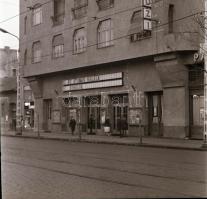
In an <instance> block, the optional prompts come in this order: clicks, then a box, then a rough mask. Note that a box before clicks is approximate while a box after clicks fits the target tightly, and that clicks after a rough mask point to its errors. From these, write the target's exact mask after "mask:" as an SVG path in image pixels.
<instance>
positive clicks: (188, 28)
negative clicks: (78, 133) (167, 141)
mask: <svg viewBox="0 0 207 199" xmlns="http://www.w3.org/2000/svg"><path fill="white" fill-rule="evenodd" d="M202 10H203V0H197V1H194V0H182V1H180V0H153V1H150V0H130V1H126V0H67V1H66V0H59V1H58V0H51V1H47V0H31V1H25V0H21V1H20V13H22V14H21V17H20V57H21V60H20V63H21V65H22V66H23V69H24V70H23V71H24V77H25V78H26V79H27V80H28V81H29V83H30V86H31V88H32V91H33V93H34V97H35V112H36V114H35V115H36V116H35V117H36V119H35V125H36V128H37V126H38V128H40V130H44V131H57V132H61V131H68V122H69V120H70V118H71V117H75V119H76V120H77V121H78V122H80V123H81V126H82V128H81V130H82V131H88V128H89V118H90V117H91V115H92V116H93V121H94V123H93V124H94V125H93V127H94V129H95V132H96V133H103V131H102V126H103V123H104V120H105V118H106V117H109V119H110V121H111V129H112V131H113V133H116V132H117V128H118V127H117V126H118V125H117V123H118V120H119V118H125V119H126V120H127V121H128V135H129V136H130V135H137V134H138V132H139V131H140V129H141V128H139V126H138V124H139V123H141V124H142V126H143V127H144V133H145V135H148V136H164V137H179V138H184V137H188V136H195V135H196V136H197V137H202V124H203V121H202V120H203V105H202V104H203V103H202V101H203V85H202V82H203V78H202V76H203V72H202V69H201V68H202V67H203V65H202V63H201V64H200V63H195V59H194V58H195V57H196V56H194V55H195V53H197V52H198V51H199V49H200V47H199V46H200V43H201V42H202V41H201V40H200V34H201V32H202V31H201V32H200V31H199V28H200V26H199V25H198V24H199V23H198V21H199V20H200V18H202ZM200 21H202V20H200ZM196 55H197V54H196Z"/></svg>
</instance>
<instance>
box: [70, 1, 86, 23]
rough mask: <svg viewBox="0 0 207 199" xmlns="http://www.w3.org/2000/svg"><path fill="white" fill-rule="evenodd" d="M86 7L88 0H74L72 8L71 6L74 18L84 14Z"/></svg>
mask: <svg viewBox="0 0 207 199" xmlns="http://www.w3.org/2000/svg"><path fill="white" fill-rule="evenodd" d="M87 8H88V0H74V8H72V12H73V17H74V18H75V19H78V18H81V17H84V16H86V14H87Z"/></svg>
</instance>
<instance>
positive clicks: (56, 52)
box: [52, 34, 64, 58]
mask: <svg viewBox="0 0 207 199" xmlns="http://www.w3.org/2000/svg"><path fill="white" fill-rule="evenodd" d="M52 50H53V53H52V54H53V57H54V58H58V57H62V56H64V39H63V35H62V34H60V35H56V36H54V37H53V42H52Z"/></svg>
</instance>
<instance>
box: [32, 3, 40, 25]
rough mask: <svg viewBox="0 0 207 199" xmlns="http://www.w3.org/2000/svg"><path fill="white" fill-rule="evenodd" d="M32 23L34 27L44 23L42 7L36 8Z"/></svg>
mask: <svg viewBox="0 0 207 199" xmlns="http://www.w3.org/2000/svg"><path fill="white" fill-rule="evenodd" d="M32 22H33V25H38V24H41V23H42V7H41V5H37V6H35V7H34V9H33V12H32Z"/></svg>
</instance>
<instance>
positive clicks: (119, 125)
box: [117, 116, 122, 138]
mask: <svg viewBox="0 0 207 199" xmlns="http://www.w3.org/2000/svg"><path fill="white" fill-rule="evenodd" d="M117 130H118V132H119V135H120V138H121V137H122V121H121V118H120V117H119V116H118V117H117Z"/></svg>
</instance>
